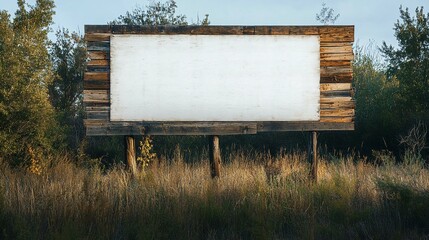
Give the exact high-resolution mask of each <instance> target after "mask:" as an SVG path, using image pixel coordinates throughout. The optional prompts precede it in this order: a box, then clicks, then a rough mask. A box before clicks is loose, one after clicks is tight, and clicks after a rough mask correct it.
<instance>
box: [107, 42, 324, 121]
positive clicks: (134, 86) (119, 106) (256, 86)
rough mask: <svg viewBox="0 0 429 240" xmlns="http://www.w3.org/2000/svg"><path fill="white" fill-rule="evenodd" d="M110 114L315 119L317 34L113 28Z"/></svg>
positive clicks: (149, 118)
mask: <svg viewBox="0 0 429 240" xmlns="http://www.w3.org/2000/svg"><path fill="white" fill-rule="evenodd" d="M110 44H111V45H110V48H111V52H110V58H111V59H110V61H111V66H110V67H111V73H110V74H111V75H110V81H111V91H110V98H111V99H110V101H111V108H110V109H111V112H110V120H111V121H318V120H319V98H320V91H319V87H320V84H319V82H320V52H319V51H320V50H319V49H320V43H319V36H312V35H306V36H301V35H299V36H297V35H112V36H111V43H110Z"/></svg>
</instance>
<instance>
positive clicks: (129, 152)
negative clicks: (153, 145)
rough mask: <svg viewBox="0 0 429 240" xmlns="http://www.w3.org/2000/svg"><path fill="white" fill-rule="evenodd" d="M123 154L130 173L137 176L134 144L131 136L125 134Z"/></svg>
mask: <svg viewBox="0 0 429 240" xmlns="http://www.w3.org/2000/svg"><path fill="white" fill-rule="evenodd" d="M125 156H126V159H127V165H128V168H129V170H130V171H131V174H132V175H133V176H137V174H138V172H137V162H136V146H135V139H134V137H133V136H125Z"/></svg>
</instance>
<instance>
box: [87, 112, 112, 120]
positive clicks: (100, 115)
mask: <svg viewBox="0 0 429 240" xmlns="http://www.w3.org/2000/svg"><path fill="white" fill-rule="evenodd" d="M109 114H110V112H109V111H86V119H101V120H106V121H109V120H110V119H109Z"/></svg>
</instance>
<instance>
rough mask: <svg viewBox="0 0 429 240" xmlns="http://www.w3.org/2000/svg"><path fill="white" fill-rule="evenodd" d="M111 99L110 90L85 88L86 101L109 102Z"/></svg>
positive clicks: (84, 97)
mask: <svg viewBox="0 0 429 240" xmlns="http://www.w3.org/2000/svg"><path fill="white" fill-rule="evenodd" d="M109 101H110V96H109V91H106V90H83V102H84V103H108V102H109Z"/></svg>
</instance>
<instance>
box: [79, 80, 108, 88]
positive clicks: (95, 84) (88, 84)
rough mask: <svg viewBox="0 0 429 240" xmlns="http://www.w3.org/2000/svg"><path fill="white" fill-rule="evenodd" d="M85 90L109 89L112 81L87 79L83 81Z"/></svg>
mask: <svg viewBox="0 0 429 240" xmlns="http://www.w3.org/2000/svg"><path fill="white" fill-rule="evenodd" d="M83 88H84V89H85V90H109V89H110V81H106V80H85V81H83Z"/></svg>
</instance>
